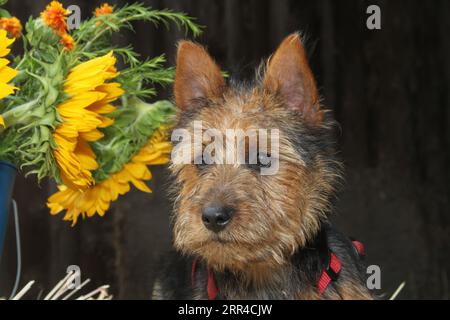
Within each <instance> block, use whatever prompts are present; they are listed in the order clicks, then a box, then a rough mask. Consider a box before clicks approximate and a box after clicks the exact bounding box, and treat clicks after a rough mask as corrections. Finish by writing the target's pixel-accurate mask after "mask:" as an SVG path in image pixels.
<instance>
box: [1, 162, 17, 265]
mask: <svg viewBox="0 0 450 320" xmlns="http://www.w3.org/2000/svg"><path fill="white" fill-rule="evenodd" d="M16 173H17V169H16V167H15V166H14V165H12V164H11V163H8V162H4V161H0V259H1V257H2V253H3V242H4V241H5V234H6V226H7V224H8V212H9V209H10V208H11V196H12V192H13V187H14V180H15V178H16Z"/></svg>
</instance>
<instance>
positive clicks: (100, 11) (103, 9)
mask: <svg viewBox="0 0 450 320" xmlns="http://www.w3.org/2000/svg"><path fill="white" fill-rule="evenodd" d="M113 11H114V8H113V7H112V6H110V5H109V4H108V3H104V4H102V5H101V6H100V7H98V8H97V9H95V12H94V14H95V16H96V17H97V18H98V17H100V16H105V15H108V14H111V13H113ZM101 24H102V22H101V21H97V22H96V23H95V25H96V26H97V27H98V26H99V25H101Z"/></svg>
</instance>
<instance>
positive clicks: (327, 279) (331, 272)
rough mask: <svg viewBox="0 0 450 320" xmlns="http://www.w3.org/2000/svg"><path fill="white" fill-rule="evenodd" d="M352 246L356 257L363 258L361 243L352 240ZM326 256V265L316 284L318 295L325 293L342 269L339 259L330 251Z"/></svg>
mask: <svg viewBox="0 0 450 320" xmlns="http://www.w3.org/2000/svg"><path fill="white" fill-rule="evenodd" d="M352 244H353V247H354V248H355V250H356V252H357V253H358V255H359V256H360V257H363V256H364V255H365V250H364V245H363V244H362V242H360V241H357V240H352ZM328 254H329V258H328V259H329V262H328V265H325V266H324V268H323V270H322V273H321V274H320V277H319V281H318V282H317V288H318V290H319V293H320V294H323V293H324V292H325V290H326V289H327V287H328V286H329V284H330V283H331V281H336V280H337V278H338V276H339V273H340V272H341V269H342V264H341V261H340V260H339V258H338V257H337V256H336V255H335V254H334V253H333V252H332V251H331V250H328Z"/></svg>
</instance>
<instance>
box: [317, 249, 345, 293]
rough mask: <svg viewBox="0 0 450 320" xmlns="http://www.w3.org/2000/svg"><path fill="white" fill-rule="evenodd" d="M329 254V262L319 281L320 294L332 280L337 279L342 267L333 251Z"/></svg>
mask: <svg viewBox="0 0 450 320" xmlns="http://www.w3.org/2000/svg"><path fill="white" fill-rule="evenodd" d="M329 255H330V257H329V259H330V261H329V264H328V266H325V267H324V268H323V270H322V273H321V274H320V277H319V281H318V282H317V288H318V289H319V293H320V294H323V293H324V292H325V290H326V289H327V287H328V285H329V284H330V283H331V281H335V280H336V279H337V277H338V276H339V272H341V268H342V264H341V261H340V260H339V258H338V257H337V256H336V255H335V254H334V253H333V252H331V251H330V252H329Z"/></svg>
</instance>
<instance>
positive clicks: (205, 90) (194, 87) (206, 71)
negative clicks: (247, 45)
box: [174, 41, 225, 110]
mask: <svg viewBox="0 0 450 320" xmlns="http://www.w3.org/2000/svg"><path fill="white" fill-rule="evenodd" d="M224 88H225V80H224V78H223V77H222V74H221V72H220V68H219V67H218V66H217V64H216V63H215V62H214V60H213V59H212V58H211V57H210V56H209V54H208V52H206V50H205V49H204V48H203V47H202V46H199V45H197V44H195V43H193V42H191V41H180V42H179V43H178V51H177V67H176V72H175V84H174V94H175V102H176V104H177V107H178V108H180V109H181V110H187V109H190V108H195V107H197V106H199V105H201V104H203V102H204V101H205V100H207V99H210V98H215V97H220V96H221V95H222V93H223V90H224Z"/></svg>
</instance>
